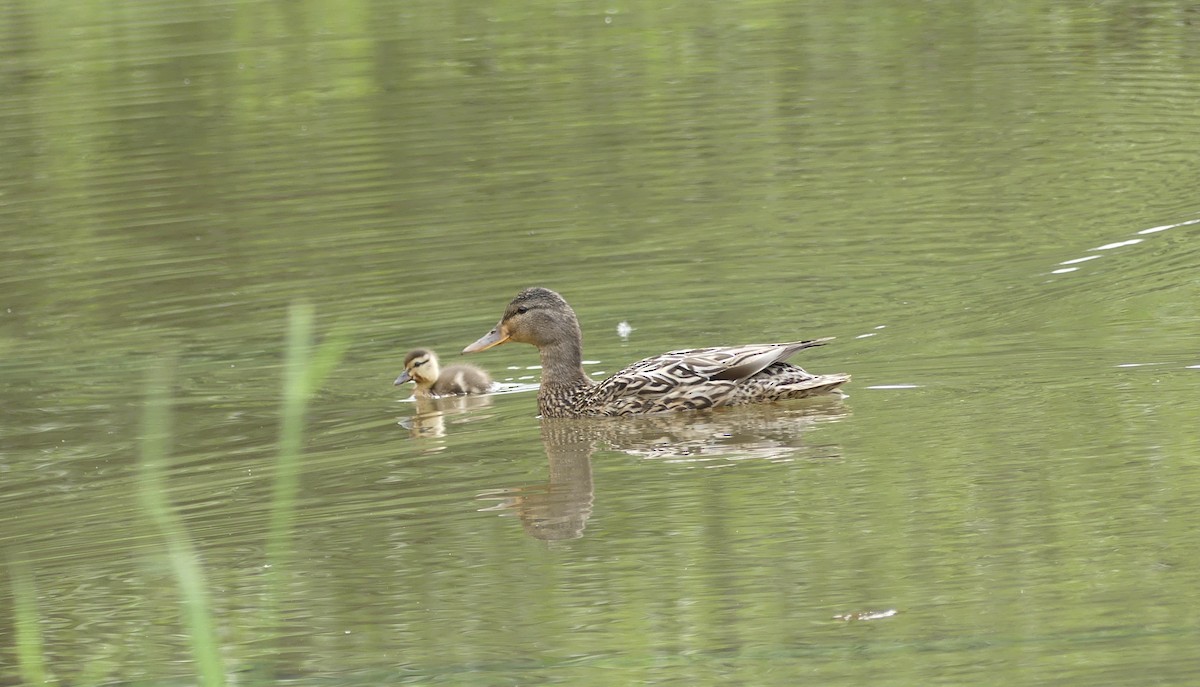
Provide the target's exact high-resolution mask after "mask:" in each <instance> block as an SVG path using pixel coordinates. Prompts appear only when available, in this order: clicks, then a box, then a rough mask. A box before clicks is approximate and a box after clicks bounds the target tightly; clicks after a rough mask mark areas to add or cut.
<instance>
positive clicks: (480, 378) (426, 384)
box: [395, 348, 492, 396]
mask: <svg viewBox="0 0 1200 687" xmlns="http://www.w3.org/2000/svg"><path fill="white" fill-rule="evenodd" d="M410 381H411V382H414V383H416V385H417V386H416V388H415V389H414V390H413V394H415V395H416V396H457V395H463V394H485V393H487V392H488V390H489V389H491V387H492V378H491V377H490V376H489V375H488V373H487V372H484V371H483V370H482V369H480V368H478V367H476V366H474V365H465V364H460V365H450V366H448V367H446V368H444V369H443V368H441V367H440V366H439V365H438V357H437V355H435V354H434V352H433V351H431V350H429V349H427V348H418V349H416V350H413V351H409V353H408V355H407V356H405V358H404V372H402V373H400V376H399V377H397V378H396V382H395V385H396V386H400V385H401V384H403V383H405V382H410Z"/></svg>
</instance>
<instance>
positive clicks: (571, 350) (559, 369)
mask: <svg viewBox="0 0 1200 687" xmlns="http://www.w3.org/2000/svg"><path fill="white" fill-rule="evenodd" d="M538 353H539V354H541V356H542V388H550V389H563V388H576V387H581V386H591V384H592V380H591V379H589V378H588V376H587V373H585V372H584V371H583V342H582V341H580V340H579V339H563V340H559V341H555V342H553V343H549V344H546V345H544V346H542V347H541V348H539V349H538Z"/></svg>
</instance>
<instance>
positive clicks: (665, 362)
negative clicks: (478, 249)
mask: <svg viewBox="0 0 1200 687" xmlns="http://www.w3.org/2000/svg"><path fill="white" fill-rule="evenodd" d="M829 340H830V339H828V338H826V339H812V340H809V341H793V342H790V343H777V344H749V345H746V346H729V347H721V348H692V349H686V350H679V351H670V352H668V353H663V354H662V355H657V356H654V357H651V358H646V359H645V360H641V361H638V362H636V363H634V364H632V365H630V366H628V367H626V368H625V369H623V370H620V371H619V372H617V373H616V374H614V375H613V376H611V377H609V378H608V379H605V380H604V381H602V382H599V383H597V382H594V381H593V380H592V379H591V378H589V377H588V376H587V374H586V373H585V372H584V371H583V333H582V332H581V331H580V328H579V320H578V319H577V318H576V317H575V311H574V310H572V309H571V306H569V305H567V302H566V301H565V300H563V297H562V296H560V295H558V294H557V293H555V292H553V291H551V290H549V289H543V288H540V287H535V288H531V289H525V290H524V291H522V292H520V293H518V294H517V297H516V298H514V299H513V300H512V302H511V303H509V304H508V308H507V309H506V310H505V311H504V316H503V317H502V318H500V322H499V323H498V324H497V325H496V327H495V328H494V329H492V331H490V332H488V333H487V334H485V335H484V336H483V337H482V338H480V339H479V340H478V341H476V342H475V343H473V344H471V345H470V346H467V347H466V348H465V349H463V353H474V352H476V351H483V350H486V349H489V348H491V347H493V346H498V345H500V344H502V343H505V342H506V341H517V342H520V343H527V344H532V345H534V346H537V349H538V352H539V353H540V354H541V358H542V384H541V388H540V389H539V390H538V410H539V411H540V412H541V414H542V416H543V417H589V416H600V415H641V414H647V413H660V412H665V411H676V410H697V409H701V408H715V407H718V406H731V405H743V404H746V403H768V402H771V401H780V400H784V399H793V398H804V397H806V396H814V395H817V394H823V393H827V392H830V391H833V390H834V389H837V388H838V387H839V386H841V385H842V384H845V383H846V382H848V381H850V375H847V374H840V373H835V374H828V375H814V374H810V373H808V372H805V371H804V370H802V369H801V368H799V367H796V366H795V365H791V364H788V363H785V362H783V361H784V360H786V359H787V358H788V357H790V356H791V355H792V354H793V353H796V352H797V351H800V350H802V349H805V348H811V347H813V346H820V345H822V344H824V343H826V342H827V341H829Z"/></svg>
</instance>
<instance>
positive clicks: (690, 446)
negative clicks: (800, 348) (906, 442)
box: [478, 396, 846, 541]
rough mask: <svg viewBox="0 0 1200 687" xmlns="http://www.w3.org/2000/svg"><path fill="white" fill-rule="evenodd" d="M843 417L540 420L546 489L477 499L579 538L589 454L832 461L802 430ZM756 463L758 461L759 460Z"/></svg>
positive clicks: (533, 526)
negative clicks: (611, 451) (598, 452)
mask: <svg viewBox="0 0 1200 687" xmlns="http://www.w3.org/2000/svg"><path fill="white" fill-rule="evenodd" d="M845 416H846V409H845V407H844V406H843V405H842V403H841V399H840V398H837V397H832V396H831V397H827V398H825V399H824V400H823V401H822V402H821V403H818V404H812V405H805V406H803V407H783V406H764V405H757V406H745V407H741V408H722V409H719V410H712V411H703V412H700V413H690V414H687V415H666V414H664V415H656V416H653V417H637V418H620V419H616V418H591V419H579V418H576V419H560V418H549V419H543V420H542V443H543V444H544V445H545V448H546V458H547V459H548V461H549V464H550V467H549V479H548V481H547V483H545V484H538V485H532V486H522V487H513V488H507V489H494V490H490V491H487V492H484V493H482V494H479V496H478V498H480V499H485V500H496V501H499V503H497V504H496V505H495V506H492V507H490V508H487V509H486V510H494V511H500V512H503V513H510V514H511V513H515V514H516V516H517V517H518V518H519V519H520V521H521V526H522V527H524V529H525V533H526V534H528V535H529V536H531V537H534V538H536V539H542V540H545V541H557V540H564V539H576V538H579V537H582V536H583V532H584V528H585V527H586V526H587V522H588V519H589V518H590V517H591V515H592V506H593V502H594V500H595V493H594V487H593V484H592V463H591V457H592V453H593V452H594V451H596V450H597V449H600V450H604V449H608V450H614V451H619V452H622V453H625V454H628V455H634V456H639V457H643V458H652V459H658V460H662V461H664V462H670V463H673V464H695V465H696V466H697V467H715V466H718V465H720V466H730V465H734V464H736V463H738V462H741V461H744V460H750V459H756V460H757V461H763V460H766V461H771V462H787V461H792V460H796V459H802V460H803V459H816V460H828V459H832V458H837V457H838V456H839V455H840V449H839V448H838V447H837V446H836V445H813V444H811V443H809V442H805V441H803V440H802V434H803V433H804V431H805V430H807V429H809V428H811V427H812V426H813V425H815V424H817V423H820V422H833V421H837V420H839V419H841V418H843V417H845ZM760 464H761V463H760Z"/></svg>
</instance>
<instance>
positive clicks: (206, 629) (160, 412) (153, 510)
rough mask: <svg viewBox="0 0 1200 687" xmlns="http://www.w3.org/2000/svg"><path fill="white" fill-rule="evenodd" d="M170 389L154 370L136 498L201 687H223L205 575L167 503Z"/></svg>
mask: <svg viewBox="0 0 1200 687" xmlns="http://www.w3.org/2000/svg"><path fill="white" fill-rule="evenodd" d="M169 385H170V374H169V372H168V366H167V365H165V364H161V365H157V366H155V367H154V368H153V369H152V370H151V373H150V379H149V382H148V384H147V389H146V407H145V410H144V412H143V416H142V441H141V464H140V469H139V475H138V477H139V479H138V497H139V499H140V500H141V503H142V508H144V509H145V511H146V512H147V513H148V514H149V515H150V517H151V519H152V520H153V521H154V523H155V524H156V525H157V526H158V529H159V531H160V532H161V533H162V535H163V539H164V540H166V544H167V556H168V559H169V561H170V564H171V570H172V572H173V573H174V575H175V579H176V582H177V583H178V584H179V588H180V592H181V593H182V595H183V608H184V621H185V624H186V625H187V629H188V637H189V639H190V641H191V645H192V657H193V659H194V660H195V662H196V667H197V669H198V670H199V672H200V678H201V683H200V684H202V685H205V686H206V687H221V686H223V685H224V684H225V673H224V670H223V668H222V663H221V655H220V648H219V646H218V645H217V639H216V633H215V632H214V631H213V622H212V612H211V610H210V609H211V607H210V605H209V600H208V590H207V586H206V583H205V580H204V571H203V570H202V568H201V566H200V561H199V557H198V556H197V555H196V550H195V547H193V546H192V542H191V540H190V539H188V536H187V532H186V531H185V529H184V526H183V522H182V521H181V520H180V519H179V516H178V515H177V514H176V513H175V511H174V510H173V509H172V508H171V504H170V502H169V501H168V499H167V483H166V475H165V472H166V468H165V467H164V464H165V463H166V460H167V453H168V440H169V437H170V435H171V426H170V420H171V414H170V398H169V394H168V389H169Z"/></svg>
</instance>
